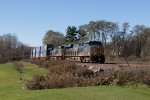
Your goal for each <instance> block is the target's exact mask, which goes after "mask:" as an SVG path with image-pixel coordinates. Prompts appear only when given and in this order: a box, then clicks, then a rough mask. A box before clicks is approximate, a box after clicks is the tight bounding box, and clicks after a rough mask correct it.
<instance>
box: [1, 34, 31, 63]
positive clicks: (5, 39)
mask: <svg viewBox="0 0 150 100" xmlns="http://www.w3.org/2000/svg"><path fill="white" fill-rule="evenodd" d="M30 52H31V47H29V46H27V45H25V44H23V43H22V42H20V41H19V40H18V38H17V36H16V35H14V34H10V33H9V34H4V35H1V36H0V63H5V62H7V61H15V60H21V59H25V58H30Z"/></svg>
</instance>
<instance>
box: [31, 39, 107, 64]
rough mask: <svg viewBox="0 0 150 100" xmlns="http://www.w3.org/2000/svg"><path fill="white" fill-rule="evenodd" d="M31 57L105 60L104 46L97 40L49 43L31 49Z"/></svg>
mask: <svg viewBox="0 0 150 100" xmlns="http://www.w3.org/2000/svg"><path fill="white" fill-rule="evenodd" d="M31 58H32V59H46V60H52V59H55V60H57V59H59V60H73V61H79V60H80V61H81V62H100V63H104V62H105V56H104V47H103V46H102V43H101V42H99V41H87V42H83V43H75V44H67V45H61V46H58V47H53V45H51V44H47V45H45V46H40V47H35V48H33V49H32V50H31Z"/></svg>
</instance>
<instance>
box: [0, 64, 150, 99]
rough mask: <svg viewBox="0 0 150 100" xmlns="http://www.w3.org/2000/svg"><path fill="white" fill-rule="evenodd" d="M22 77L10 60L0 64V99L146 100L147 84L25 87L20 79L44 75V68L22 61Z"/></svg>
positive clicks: (148, 96)
mask: <svg viewBox="0 0 150 100" xmlns="http://www.w3.org/2000/svg"><path fill="white" fill-rule="evenodd" d="M23 64H24V65H25V66H24V70H23V80H19V73H18V72H17V71H16V70H15V69H14V68H13V64H12V63H7V64H0V100H150V88H147V87H144V86H138V87H117V86H98V87H74V88H65V89H47V90H27V89H23V88H22V87H23V86H24V85H23V83H24V80H28V79H31V78H32V76H33V75H36V74H43V75H46V73H47V70H46V69H43V68H39V67H38V66H36V65H33V64H28V63H23Z"/></svg>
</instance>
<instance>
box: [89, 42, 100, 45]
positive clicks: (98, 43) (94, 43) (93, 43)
mask: <svg viewBox="0 0 150 100" xmlns="http://www.w3.org/2000/svg"><path fill="white" fill-rule="evenodd" d="M88 44H89V45H102V43H101V42H99V41H89V42H88Z"/></svg>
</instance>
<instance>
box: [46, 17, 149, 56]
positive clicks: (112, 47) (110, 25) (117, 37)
mask: <svg viewBox="0 0 150 100" xmlns="http://www.w3.org/2000/svg"><path fill="white" fill-rule="evenodd" d="M87 40H92V41H101V42H102V43H103V45H104V47H105V52H107V53H108V55H117V56H126V57H129V56H135V57H137V58H141V57H147V56H148V57H149V56H150V41H149V40H150V28H149V27H147V26H145V25H135V26H134V27H130V25H129V23H128V22H125V23H123V24H122V25H121V27H120V26H119V24H118V23H116V22H111V21H106V20H98V21H90V22H89V23H88V24H84V25H80V26H78V27H76V26H68V27H67V29H66V35H65V36H64V35H63V34H62V33H61V32H55V31H53V30H49V31H48V32H47V33H46V35H45V36H44V38H43V44H53V45H54V46H58V45H60V44H65V43H75V42H84V41H87Z"/></svg>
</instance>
